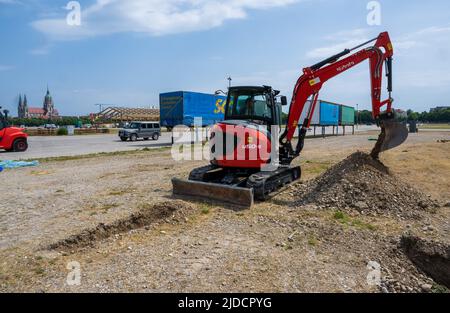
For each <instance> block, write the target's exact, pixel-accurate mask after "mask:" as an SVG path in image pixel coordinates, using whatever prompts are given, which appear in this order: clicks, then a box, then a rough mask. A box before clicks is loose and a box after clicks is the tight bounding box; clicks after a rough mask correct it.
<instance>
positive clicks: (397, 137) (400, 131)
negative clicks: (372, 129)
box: [371, 119, 408, 159]
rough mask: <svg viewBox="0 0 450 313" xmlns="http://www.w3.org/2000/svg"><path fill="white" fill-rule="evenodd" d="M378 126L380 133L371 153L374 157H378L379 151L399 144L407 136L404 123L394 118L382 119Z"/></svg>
mask: <svg viewBox="0 0 450 313" xmlns="http://www.w3.org/2000/svg"><path fill="white" fill-rule="evenodd" d="M380 126H381V134H380V136H379V137H378V141H377V143H376V145H375V147H374V149H373V150H372V153H371V155H372V157H373V158H374V159H378V158H379V154H380V153H381V152H383V151H386V150H390V149H393V148H395V147H398V146H400V145H401V144H402V143H404V142H405V141H406V139H407V138H408V129H407V128H406V125H405V124H403V123H400V122H398V121H396V120H394V119H392V120H383V121H381V123H380Z"/></svg>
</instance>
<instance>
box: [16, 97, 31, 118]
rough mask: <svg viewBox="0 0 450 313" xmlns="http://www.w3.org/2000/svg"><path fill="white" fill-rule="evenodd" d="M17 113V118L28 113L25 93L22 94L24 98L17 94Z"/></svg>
mask: <svg viewBox="0 0 450 313" xmlns="http://www.w3.org/2000/svg"><path fill="white" fill-rule="evenodd" d="M17 111H18V114H17V116H19V118H26V117H27V113H28V101H27V95H24V99H23V100H22V95H19V106H18V110H17Z"/></svg>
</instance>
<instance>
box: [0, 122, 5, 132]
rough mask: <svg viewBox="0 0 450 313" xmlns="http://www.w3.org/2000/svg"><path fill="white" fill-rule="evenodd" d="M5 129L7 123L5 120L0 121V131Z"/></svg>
mask: <svg viewBox="0 0 450 313" xmlns="http://www.w3.org/2000/svg"><path fill="white" fill-rule="evenodd" d="M3 128H5V122H4V121H3V120H0V130H2V129H3Z"/></svg>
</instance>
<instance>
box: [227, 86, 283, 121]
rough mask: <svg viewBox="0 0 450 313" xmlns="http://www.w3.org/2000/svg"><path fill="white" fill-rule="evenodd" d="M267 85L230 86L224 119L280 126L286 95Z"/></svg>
mask: <svg viewBox="0 0 450 313" xmlns="http://www.w3.org/2000/svg"><path fill="white" fill-rule="evenodd" d="M279 94H280V92H279V91H278V90H273V89H272V87H269V86H262V87H260V86H252V87H245V86H244V87H231V88H230V89H229V92H228V99H227V105H226V109H225V121H227V120H235V121H248V122H249V123H254V124H257V125H265V126H268V127H269V129H270V127H271V126H273V125H277V126H281V122H282V119H281V115H282V106H283V105H286V104H287V99H286V97H284V96H282V97H280V101H281V102H277V97H278V95H279Z"/></svg>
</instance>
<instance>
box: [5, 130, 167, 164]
mask: <svg viewBox="0 0 450 313" xmlns="http://www.w3.org/2000/svg"><path fill="white" fill-rule="evenodd" d="M28 142H29V149H28V151H26V152H24V153H7V152H4V151H1V150H0V160H21V159H22V160H24V159H34V158H36V159H37V158H47V157H58V156H73V155H84V154H91V153H100V152H117V151H128V150H137V149H144V148H158V147H162V146H167V145H170V144H171V135H170V134H169V133H163V134H162V137H161V138H160V139H159V140H158V141H152V140H149V141H136V142H130V141H127V142H122V141H120V139H119V138H118V137H117V135H86V136H70V137H55V136H49V137H29V139H28Z"/></svg>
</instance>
